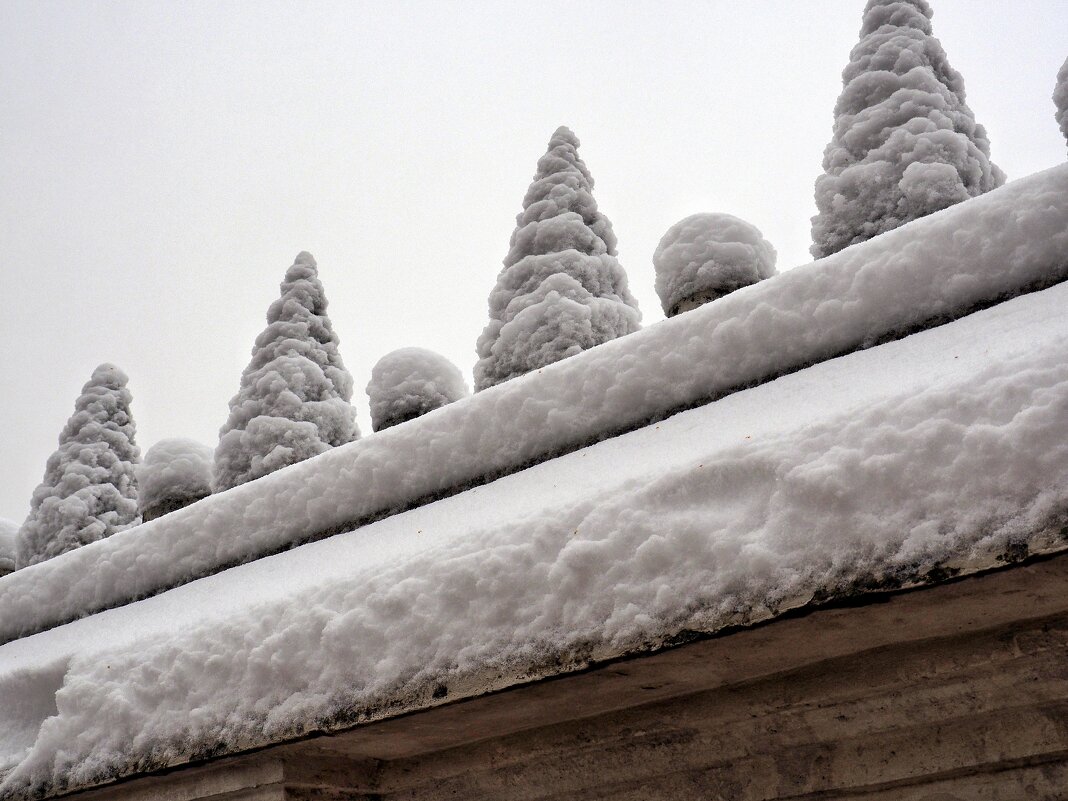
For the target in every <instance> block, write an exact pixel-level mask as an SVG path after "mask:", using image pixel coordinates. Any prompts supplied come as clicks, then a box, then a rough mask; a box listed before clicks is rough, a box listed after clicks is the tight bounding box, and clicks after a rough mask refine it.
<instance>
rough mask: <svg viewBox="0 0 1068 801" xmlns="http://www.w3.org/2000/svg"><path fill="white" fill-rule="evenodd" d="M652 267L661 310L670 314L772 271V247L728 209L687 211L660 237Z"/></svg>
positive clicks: (757, 230) (731, 289) (749, 282)
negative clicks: (684, 215) (702, 212)
mask: <svg viewBox="0 0 1068 801" xmlns="http://www.w3.org/2000/svg"><path fill="white" fill-rule="evenodd" d="M653 267H654V268H655V270H656V294H658V295H659V296H660V304H661V305H662V306H663V307H664V314H666V315H667V316H668V317H674V316H675V315H676V314H680V313H682V312H684V311H689V310H690V309H696V308H697V307H698V306H700V305H702V304H704V303H708V302H709V301H713V300H715V299H716V298H720V297H723V296H724V295H727V294H729V293H731V292H733V291H734V290H736V289H741V288H742V287H743V286H749V285H750V284H755V283H756V282H757V281H762V280H764V279H765V278H770V277H771V276H773V275H775V273H776V270H775V248H773V247H772V246H771V243H769V242H768V241H767V240H766V239H764V237H763V235H762V234H761V233H760V231H759V229H757V227H756V226H755V225H750V224H749V223H747V222H746V221H745V220H741V219H739V218H737V217H735V216H733V215H731V214H720V213H708V214H692V215H690V216H689V217H687V218H686V219H684V220H680V221H679V222H677V223H675V224H674V225H673V226H671V227H670V228H669V229H668V230H667V233H666V234H664V236H663V237H662V238H661V239H660V244H659V245H657V247H656V252H655V253H653Z"/></svg>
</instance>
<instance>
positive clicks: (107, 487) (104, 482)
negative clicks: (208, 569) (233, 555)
mask: <svg viewBox="0 0 1068 801" xmlns="http://www.w3.org/2000/svg"><path fill="white" fill-rule="evenodd" d="M127 381H128V379H127V377H126V373H124V372H123V371H122V370H120V369H119V368H118V367H116V366H115V365H113V364H102V365H100V366H99V367H97V368H96V369H95V370H94V371H93V375H92V377H91V378H90V379H89V381H88V382H86V384H85V386H83V387H82V393H81V395H80V396H78V399H77V400H76V401H75V403H74V414H73V415H71V417H70V419H69V420H68V421H67V424H66V426H64V428H63V431H62V432H60V435H59V448H58V449H57V450H56V451H55V452H54V453H53V454H52V455H51V456H50V457H48V463H47V465H46V466H45V474H44V479H43V480H42V481H41V483H40V484H39V485H38V486H37V489H35V490H34V491H33V498H32V499H31V501H30V515H29V517H27V518H26V522H25V523H23V524H22V528H21V530H20V531H19V536H18V565H19V567H20V568H21V567H25V566H27V565H34V564H37V563H38V562H43V561H45V560H46V559H51V558H53V557H55V556H58V555H59V554H61V553H66V552H67V551H71V550H73V549H75V548H80V547H81V546H83V545H86V544H88V543H90V542H96V541H97V540H101V539H104V538H105V537H110V536H111V535H112V534H114V533H115V532H117V531H122V530H123V529H125V528H129V527H130V526H131V525H136V524H137V523H138V522H140V521H139V519H138V517H137V479H136V476H135V473H134V466H135V465H136V464H137V462H138V461H140V458H141V453H140V450H139V449H138V447H137V445H136V444H135V442H134V434H135V430H136V429H135V427H134V421H133V417H132V416H131V414H130V400H131V395H130V390H129V389H128V388H127V386H126V383H127Z"/></svg>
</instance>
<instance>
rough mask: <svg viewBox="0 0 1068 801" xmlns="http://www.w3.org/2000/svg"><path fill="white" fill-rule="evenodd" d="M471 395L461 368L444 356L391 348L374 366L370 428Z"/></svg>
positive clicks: (377, 428) (369, 389)
mask: <svg viewBox="0 0 1068 801" xmlns="http://www.w3.org/2000/svg"><path fill="white" fill-rule="evenodd" d="M470 394H471V390H469V389H468V388H467V383H466V382H465V381H464V377H463V375H462V374H461V373H460V370H459V368H458V367H457V366H456V365H455V364H453V363H452V362H450V361H449V360H448V359H446V358H445V357H444V356H442V355H440V354H438V353H434V351H432V350H426V349H425V348H401V349H399V350H395V351H392V352H391V353H387V354H386V355H385V356H383V357H382V358H381V359H379V360H378V362H376V363H375V366H374V367H373V368H371V381H370V383H368V385H367V397H368V399H369V400H370V402H371V428H372V430H374V431H381V430H382V429H383V428H389V427H390V426H395V425H398V424H399V423H405V422H407V421H408V420H414V419H415V418H416V417H422V416H423V415H424V414H426V413H427V412H432V411H434V409H440V408H441V407H442V406H444V405H445V404H447V403H452V402H453V401H457V400H460V398H463V397H466V396H467V395H470Z"/></svg>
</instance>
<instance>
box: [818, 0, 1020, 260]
mask: <svg viewBox="0 0 1068 801" xmlns="http://www.w3.org/2000/svg"><path fill="white" fill-rule="evenodd" d="M932 13H933V12H932V11H931V6H930V4H929V3H928V2H927V0H868V4H867V6H865V9H864V18H863V23H862V25H861V29H860V42H859V43H858V44H857V45H856V46H855V47H854V48H853V51H852V53H850V58H849V64H848V65H847V66H846V68H845V70H843V72H842V83H843V89H842V94H841V95H840V96H839V97H838V102H837V104H836V105H835V109H834V118H835V119H834V132H833V135H832V137H831V142H830V144H828V145H827V149H826V151H825V152H824V155H823V169H824V171H825V172H824V174H823V175H820V176H819V178H817V179H816V207H817V209H818V213H817V214H816V216H815V217H813V218H812V241H813V245H812V248H811V251H812V255H813V256H814V257H815V258H817V259H819V258H823V257H824V256H828V255H830V254H831V253H836V252H837V251H839V250H841V249H842V248H844V247H847V246H849V245H852V244H855V243H857V242H863V241H864V240H866V239H871V238H872V237H873V236H877V235H879V234H881V233H884V232H885V231H889V230H891V229H893V228H897V227H898V226H899V225H903V224H904V223H907V222H909V221H910V220H915V219H917V218H919V217H923V216H925V215H927V214H931V213H933V212H936V211H939V210H941V209H944V208H946V207H947V206H951V205H953V204H954V203H959V202H960V201H962V200H967V199H968V198H969V197H975V196H976V195H979V194H982V193H983V192H989V191H990V190H991V189H994V188H996V187H998V186H1000V185H1001V184H1003V183H1004V182H1005V175H1004V173H1002V172H1001V170H1000V169H998V168H997V166H995V165H994V164H992V163H991V161H990V142H989V140H988V139H987V135H986V130H985V129H984V128H983V126H982V125H979V124H977V123H976V121H975V115H974V114H973V113H972V110H971V109H970V108H969V107H968V104H967V103H966V102H965V97H964V80H963V79H962V78H961V76H960V73H959V72H957V71H956V70H955V69H953V67H951V66H950V64H949V60H948V59H947V58H946V53H945V50H943V49H942V44H941V43H940V42H939V41H938V39H936V38H935V37H934V36H933V35H932V32H931V16H932Z"/></svg>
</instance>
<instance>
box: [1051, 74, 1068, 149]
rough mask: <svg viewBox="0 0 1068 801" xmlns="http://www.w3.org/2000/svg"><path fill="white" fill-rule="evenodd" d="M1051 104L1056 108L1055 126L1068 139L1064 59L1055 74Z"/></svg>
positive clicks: (1067, 85)
mask: <svg viewBox="0 0 1068 801" xmlns="http://www.w3.org/2000/svg"><path fill="white" fill-rule="evenodd" d="M1053 102H1054V104H1055V105H1056V106H1057V115H1056V117H1057V124H1058V125H1060V126H1061V133H1062V134H1064V138H1065V139H1068V59H1065V61H1064V64H1062V65H1061V69H1060V71H1059V72H1058V73H1057V86H1056V88H1055V89H1054V90H1053Z"/></svg>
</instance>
